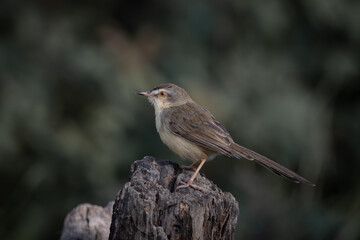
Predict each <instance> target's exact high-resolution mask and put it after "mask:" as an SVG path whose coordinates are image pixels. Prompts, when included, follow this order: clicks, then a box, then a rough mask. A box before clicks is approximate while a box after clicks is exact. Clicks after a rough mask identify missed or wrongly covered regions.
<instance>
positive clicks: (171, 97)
mask: <svg viewBox="0 0 360 240" xmlns="http://www.w3.org/2000/svg"><path fill="white" fill-rule="evenodd" d="M136 93H137V94H139V95H142V96H146V97H148V100H149V102H150V103H151V104H153V105H154V108H155V110H156V111H160V112H161V111H162V110H164V109H166V108H169V107H175V106H179V105H182V104H185V103H187V102H189V101H192V99H191V97H190V96H189V94H187V92H186V91H185V90H184V89H182V88H181V87H179V86H177V85H175V84H171V83H166V84H161V85H159V86H157V87H154V88H153V89H152V90H150V91H143V92H136Z"/></svg>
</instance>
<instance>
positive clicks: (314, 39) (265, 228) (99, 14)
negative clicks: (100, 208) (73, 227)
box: [0, 0, 360, 240]
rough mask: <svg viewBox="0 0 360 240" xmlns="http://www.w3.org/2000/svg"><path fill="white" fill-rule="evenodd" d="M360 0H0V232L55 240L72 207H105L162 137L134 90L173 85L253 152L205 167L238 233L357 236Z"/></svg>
mask: <svg viewBox="0 0 360 240" xmlns="http://www.w3.org/2000/svg"><path fill="white" fill-rule="evenodd" d="M359 13H360V2H359V1H350V0H348V1H344V0H316V1H313V0H303V1H301V0H292V1H287V0H275V1H265V0H263V1H260V0H256V1H239V0H224V1H187V0H178V1H168V0H157V1H145V0H136V1H134V0H133V1H131V0H126V1H120V0H119V1H115V0H105V1H100V0H92V1H68V0H67V1H64V0H62V1H60V0H53V1H50V0H48V1H46V0H39V1H25V0H24V1H11V0H2V1H1V2H0V184H1V198H0V239H14V240H20V239H58V238H59V237H60V234H61V229H62V224H63V220H64V218H65V216H66V214H67V213H68V212H69V211H70V210H71V209H72V208H73V207H75V206H76V205H77V204H80V203H85V202H88V203H92V204H97V205H106V204H107V202H108V201H110V200H113V199H114V198H115V195H116V193H117V191H118V190H119V189H120V188H121V187H122V186H123V184H124V183H125V182H126V181H127V179H128V176H129V169H130V165H131V163H132V162H133V161H134V160H136V159H141V158H142V157H143V156H145V155H152V156H155V157H156V158H157V159H158V160H165V159H170V160H173V161H177V162H179V163H181V164H187V162H183V161H182V160H180V159H179V158H178V157H177V156H176V155H174V154H173V153H172V152H171V151H170V150H168V149H167V147H166V146H164V145H163V144H162V142H161V140H160V138H159V136H158V134H157V132H156V130H155V124H154V112H153V108H152V107H151V106H150V105H149V103H148V102H147V101H146V99H145V98H142V97H139V96H137V95H135V94H134V92H135V91H139V90H149V89H151V88H152V87H154V86H156V85H157V84H160V83H165V82H172V83H176V84H178V85H180V86H182V87H183V88H185V89H186V90H187V91H188V92H189V93H190V95H191V96H192V97H193V99H194V100H195V101H197V102H198V103H200V104H202V105H203V106H205V107H206V108H208V109H209V110H210V111H211V112H212V113H213V114H214V115H215V117H216V118H217V119H218V120H219V121H220V122H222V123H223V124H224V125H225V126H226V128H227V129H228V130H229V132H231V133H232V136H233V138H234V140H236V141H237V142H238V143H239V144H241V145H244V146H246V147H248V148H251V149H253V150H255V151H257V152H259V153H261V154H264V155H266V156H268V157H270V158H272V159H274V160H276V161H277V162H279V163H281V164H283V165H285V166H287V167H289V168H290V169H292V170H294V171H296V172H298V173H300V174H301V175H303V176H304V177H306V178H308V179H309V180H311V181H313V182H314V183H316V184H317V187H315V188H312V187H308V186H305V185H299V184H293V183H291V182H289V181H287V180H285V179H283V178H280V177H277V176H276V175H274V174H272V173H270V172H269V171H267V170H266V169H264V168H262V167H261V166H260V167H259V166H255V164H254V163H252V162H250V161H246V160H237V159H229V158H226V157H217V159H215V160H213V161H210V162H208V163H207V164H205V166H204V168H203V169H202V172H203V173H205V175H206V176H207V177H208V178H209V179H211V180H212V181H213V182H214V183H216V184H217V185H218V186H219V187H220V188H222V189H223V190H224V191H229V192H231V193H232V194H233V195H234V196H235V198H236V199H237V200H238V201H239V207H240V215H239V221H238V227H237V239H339V240H343V239H360V230H359V229H360V178H359V170H360V162H359V160H360V146H359V139H360V91H359V89H360V78H359V76H360V74H359V65H360V64H359V63H360V54H359V53H360V14H359Z"/></svg>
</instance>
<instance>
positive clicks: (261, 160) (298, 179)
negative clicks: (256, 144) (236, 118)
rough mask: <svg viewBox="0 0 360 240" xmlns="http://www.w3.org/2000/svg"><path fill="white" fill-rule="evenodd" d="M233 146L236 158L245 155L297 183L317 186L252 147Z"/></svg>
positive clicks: (244, 156)
mask: <svg viewBox="0 0 360 240" xmlns="http://www.w3.org/2000/svg"><path fill="white" fill-rule="evenodd" d="M231 148H232V154H233V156H234V157H236V158H239V159H240V158H241V157H243V158H246V159H248V160H251V161H255V162H257V163H259V164H261V165H263V166H264V167H266V168H267V169H269V170H271V171H273V172H274V173H276V174H278V175H280V176H283V177H285V178H287V179H289V180H290V181H293V182H296V183H299V182H302V183H306V184H308V185H310V186H315V184H313V183H312V182H310V181H309V180H307V179H305V178H303V177H302V176H300V175H299V174H297V173H294V172H293V171H291V170H290V169H287V168H286V167H283V166H281V165H280V164H278V163H277V162H274V161H272V160H270V159H268V158H267V157H264V156H262V155H260V154H258V153H256V152H254V151H251V150H250V149H247V148H245V147H243V146H240V145H239V144H236V143H233V144H231Z"/></svg>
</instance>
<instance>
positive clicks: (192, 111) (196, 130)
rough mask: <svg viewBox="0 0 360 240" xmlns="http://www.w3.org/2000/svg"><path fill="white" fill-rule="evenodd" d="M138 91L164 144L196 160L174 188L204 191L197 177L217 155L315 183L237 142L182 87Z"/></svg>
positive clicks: (191, 159) (298, 180) (167, 84)
mask: <svg viewBox="0 0 360 240" xmlns="http://www.w3.org/2000/svg"><path fill="white" fill-rule="evenodd" d="M136 93H137V94H139V95H142V96H145V97H147V98H148V100H149V102H150V103H151V104H152V105H153V106H154V109H155V124H156V129H157V132H158V133H159V135H160V138H161V140H162V141H163V143H164V144H165V145H167V146H168V147H169V148H170V149H171V150H172V151H173V152H175V153H176V154H177V155H179V156H180V157H181V158H183V159H187V160H190V161H192V162H193V164H191V165H190V166H182V168H184V169H193V170H195V172H194V174H193V175H192V177H191V178H190V179H189V180H188V181H187V182H186V183H185V182H180V184H179V185H178V186H177V188H176V190H175V191H178V190H179V189H181V188H188V187H192V188H194V189H198V190H203V189H202V188H201V187H200V186H198V185H196V184H195V183H194V180H195V178H196V176H197V174H198V173H199V171H200V169H201V168H202V166H203V165H204V163H205V162H206V160H208V159H212V158H214V157H215V156H217V155H225V156H228V157H235V158H238V159H240V158H245V159H248V160H251V161H254V162H256V163H259V164H260V165H262V166H264V167H266V168H267V169H269V170H271V171H272V172H274V173H276V174H278V175H280V176H283V177H285V178H287V179H288V180H290V181H292V182H295V183H300V182H301V183H305V184H307V185H310V186H315V184H313V183H312V182H310V181H309V180H307V179H305V178H304V177H302V176H300V175H299V174H297V173H295V172H293V171H291V170H289V169H287V168H286V167H284V166H282V165H280V164H279V163H277V162H274V161H273V160H270V159H269V158H267V157H265V156H263V155H261V154H258V153H256V152H254V151H252V150H250V149H247V148H245V147H243V146H241V145H239V144H237V143H235V142H234V140H233V139H232V137H231V135H230V134H229V132H228V131H227V130H226V128H225V127H224V126H223V125H222V124H221V123H220V122H219V121H217V120H216V119H215V117H214V116H213V115H212V114H211V113H210V111H208V110H207V109H206V108H204V107H203V106H201V105H200V104H198V103H196V102H195V101H194V100H192V98H191V97H190V95H189V94H188V93H187V92H186V91H185V90H184V89H183V88H181V87H179V86H177V85H175V84H172V83H165V84H161V85H158V86H156V87H154V88H153V89H152V90H150V91H139V92H136Z"/></svg>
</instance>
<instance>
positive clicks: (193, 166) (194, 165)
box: [180, 160, 200, 170]
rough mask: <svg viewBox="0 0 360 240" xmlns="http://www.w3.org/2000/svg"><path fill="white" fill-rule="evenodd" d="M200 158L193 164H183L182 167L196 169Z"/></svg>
mask: <svg viewBox="0 0 360 240" xmlns="http://www.w3.org/2000/svg"><path fill="white" fill-rule="evenodd" d="M199 162H200V160H198V161H196V162H194V163H193V164H191V165H189V166H186V165H181V166H180V167H181V168H183V169H188V170H194V169H196V166H197V165H198V164H199Z"/></svg>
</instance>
